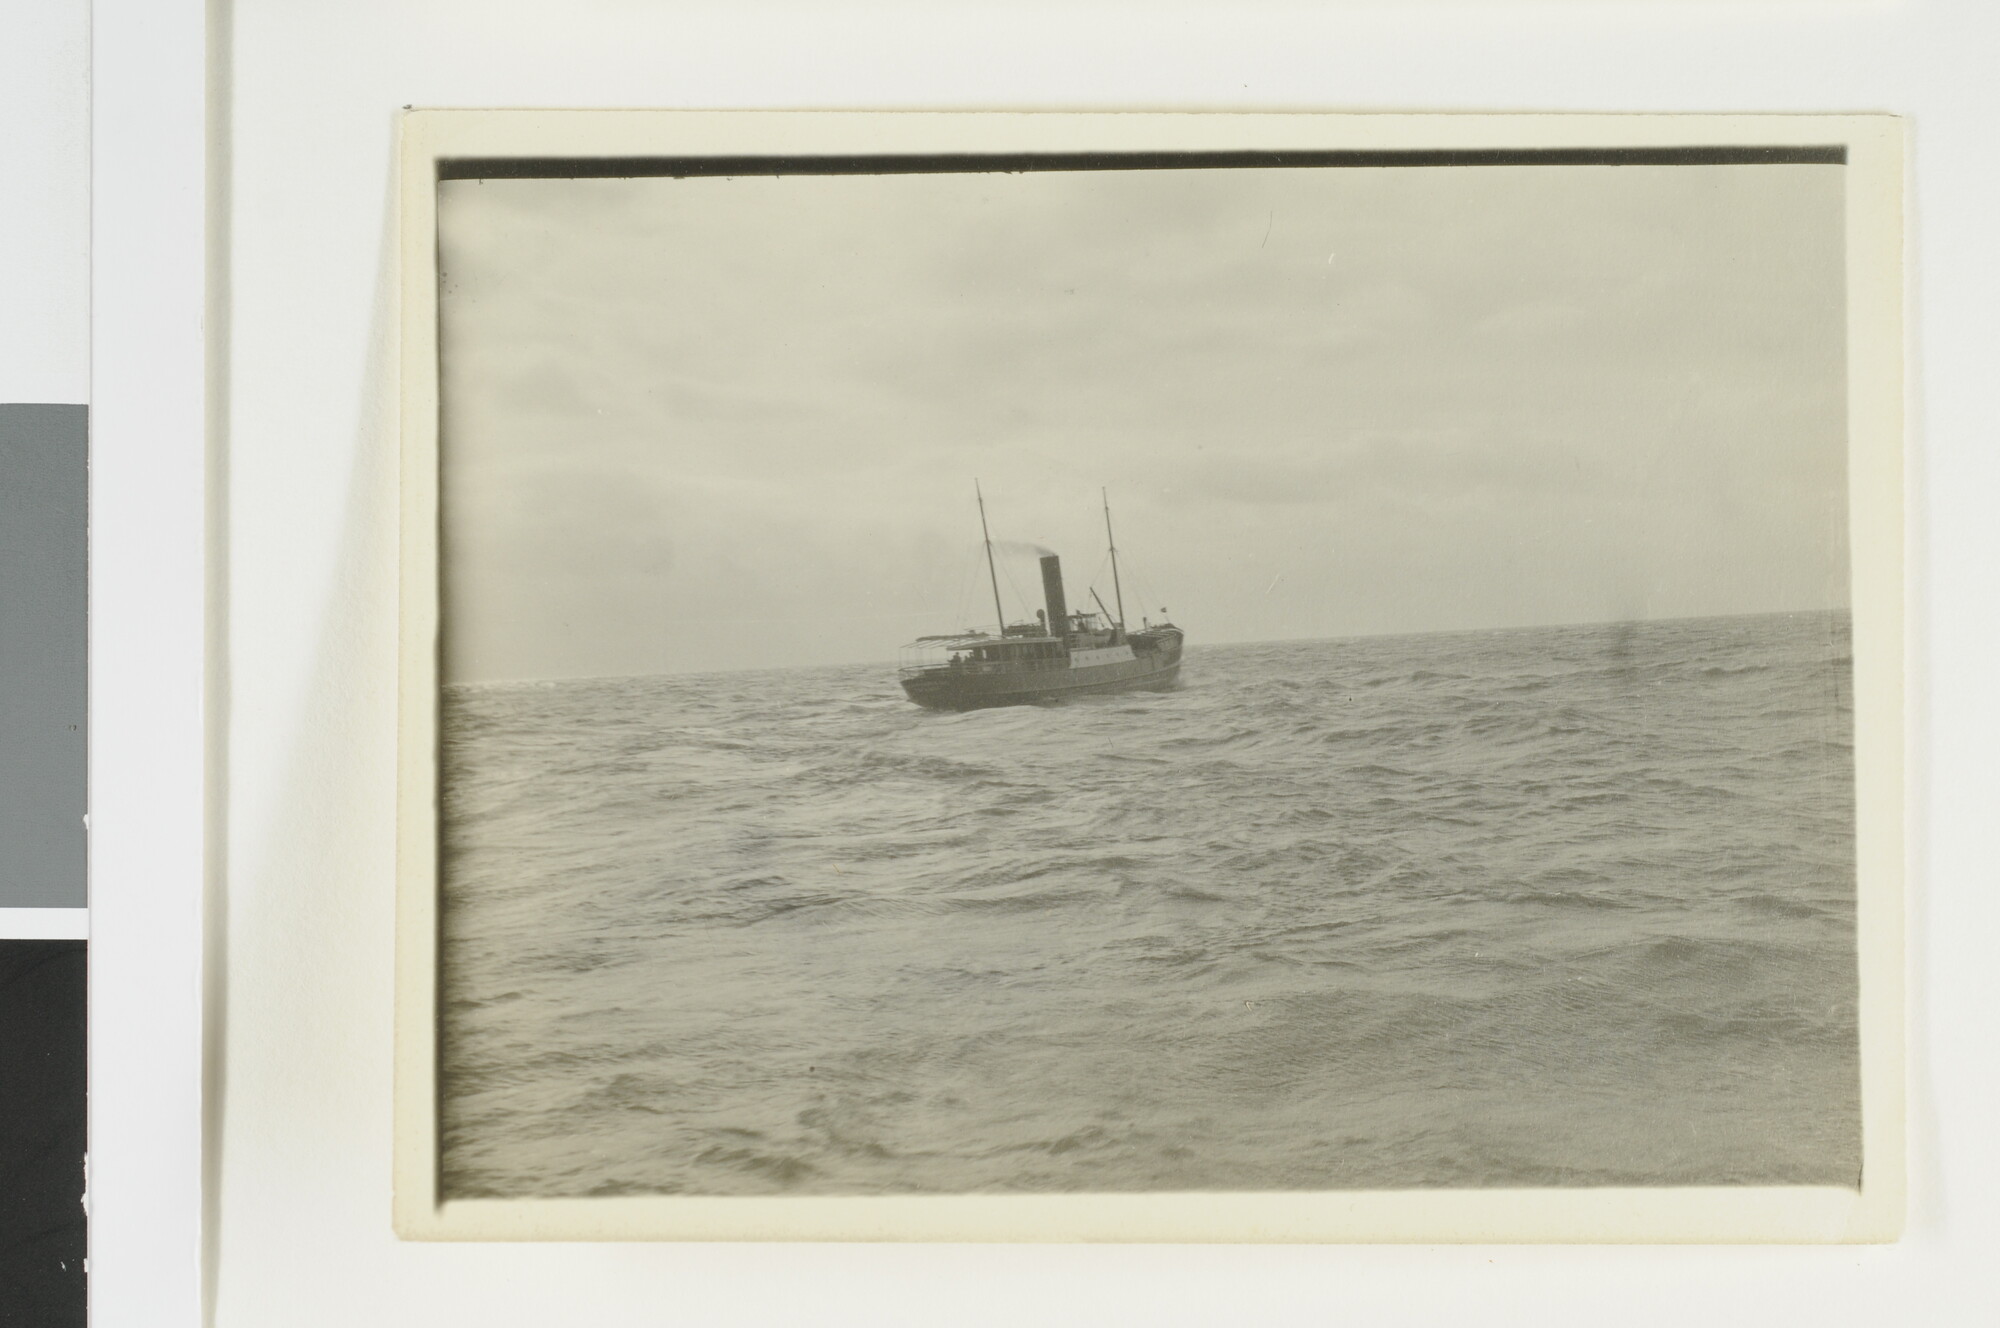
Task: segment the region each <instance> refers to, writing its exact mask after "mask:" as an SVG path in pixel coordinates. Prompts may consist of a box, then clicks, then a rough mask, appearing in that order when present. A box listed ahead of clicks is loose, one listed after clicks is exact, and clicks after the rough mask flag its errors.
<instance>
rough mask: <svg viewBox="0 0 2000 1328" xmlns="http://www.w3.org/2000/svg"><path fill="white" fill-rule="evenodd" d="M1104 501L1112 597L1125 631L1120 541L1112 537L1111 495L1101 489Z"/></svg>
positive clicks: (1120, 625)
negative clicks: (1120, 571)
mask: <svg viewBox="0 0 2000 1328" xmlns="http://www.w3.org/2000/svg"><path fill="white" fill-rule="evenodd" d="M1097 492H1098V495H1099V496H1100V497H1102V498H1103V499H1104V542H1105V543H1106V544H1107V545H1109V546H1110V548H1111V597H1112V598H1113V599H1114V600H1116V601H1117V602H1118V630H1119V631H1121V632H1122V631H1124V630H1125V591H1124V590H1123V588H1121V587H1120V586H1119V584H1118V541H1117V540H1115V539H1113V538H1112V537H1111V495H1110V494H1109V493H1108V492H1106V491H1105V490H1103V489H1099V490H1098V491H1097Z"/></svg>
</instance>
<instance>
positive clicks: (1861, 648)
mask: <svg viewBox="0 0 2000 1328" xmlns="http://www.w3.org/2000/svg"><path fill="white" fill-rule="evenodd" d="M1902 142H1903V129H1902V124H1901V122H1900V121H1898V120H1896V119H1894V118H1892V117H1887V116H1709V115H1664V114H1663V115H1576V114H1570V115H1495V116H1488V115H1468V114H1453V115H1360V114H1327V115H1290V114H1122V115H1114V114H1095V115H1071V114H999V113H994V114H988V113H953V114H928V113H865V112H837V113H793V112H768V113H767V112H716V113H702V112H648V111H629V112H628V111H532V110H508V111H448V110H438V111H431V110H424V111H412V112H408V113H406V114H405V116H404V117H403V142H402V162H401V186H402V199H401V204H402V211H401V223H402V224H401V245H402V247H401V253H402V270H401V274H400V280H401V290H402V336H403V343H402V356H401V363H402V375H403V377H402V385H401V399H402V428H403V445H402V503H403V513H402V566H401V596H402V603H401V645H400V652H401V658H400V679H399V683H400V719H399V752H398V769H399V790H398V816H399V822H398V830H397V834H398V890H397V914H398V917H397V998H396V1022H397V1027H396V1037H397V1046H396V1100H395V1112H396V1131H395V1149H396V1155H395V1180H396V1192H395V1221H396V1229H397V1231H398V1233H399V1234H400V1235H402V1236H403V1237H405V1238H407V1239H416V1240H785V1239H792V1240H950V1241H967V1240H980V1241H1177V1242H1185V1241H1396V1242H1425V1243H1436V1242H1508V1241H1519V1242H1703V1243H1715V1242H1752V1241H1758V1242H1842V1241H1846V1242H1860V1241H1884V1240H1893V1239H1895V1238H1896V1236H1897V1235H1898V1234H1899V1232H1900V1229H1901V1224H1902V1214H1903V1206H1904V1182H1905V1175H1904V1172H1905V1163H1904V1122H1903V1100H1904V1050H1903V925H1904V902H1903V855H1904V850H1903V843H1904V821H1903V807H1904V784H1903V759H1904V739H1903V732H1904V722H1905V721H1904V701H1903V658H1904V650H1903V630H1904V629H1903V524H1902V523H1903V515H1902V513H1903V504H1902V484H1903V480H1902V474H1903V464H1902V434H1903V396H1902V345H1903V334H1902V272H1901V262H1902V254H1901V234H1902V210H1903V203H1902V199H1903V146H1902ZM1771 151H1780V152H1782V151H1791V152H1795V153H1797V152H1812V153H1819V154H1822V155H1821V156H1820V157H1816V158H1811V159H1814V160H1838V161H1842V162H1844V164H1845V169H1846V171H1847V191H1846V200H1847V201H1846V220H1847V278H1848V286H1847V292H1848V306H1847V308H1848V312H1847V320H1848V321H1847V335H1848V353H1849V362H1848V369H1849V376H1848V394H1849V443H1848V490H1849V525H1850V539H1851V544H1852V549H1853V561H1852V614H1853V631H1854V680H1855V724H1856V742H1855V764H1856V775H1857V798H1856V809H1857V826H1856V832H1857V838H1856V853H1857V864H1858V879H1859V893H1858V900H1857V915H1856V927H1857V935H1858V938H1859V950H1860V993H1861V995H1860V1021H1859V1022H1860V1030H1861V1061H1862V1120H1863V1127H1862V1128H1863V1157H1864V1168H1863V1174H1862V1177H1861V1183H1860V1186H1859V1188H1858V1189H1852V1190H1850V1189H1843V1188H1821V1187H1769V1188H1761V1187H1747V1186H1746V1187H1740V1188H1738V1187H1727V1188H1721V1187H1718V1188H1672V1187H1661V1188H1649V1189H1590V1188H1575V1189H1567V1188H1566V1189H1543V1190H1525V1191H1524V1190H1497V1189H1496V1190H1408V1191H1352V1192H1348V1191H1335V1192H1323V1193H1305V1192H1300V1193H1243V1194H1235V1193H1206V1192H1204V1193H1190V1194H1162V1193H1121V1194H1060V1195H1035V1196H1021V1195H1005V1196H998V1195H963V1196H898V1197H853V1198H849V1197H810V1198H804V1197H801V1198H789V1197H787V1198H737V1197H727V1198H725V1197H683V1196H662V1197H606V1198H574V1199H446V1198H444V1197H443V1196H442V1195H441V1194H440V1188H439V1180H438V1176H439V1171H438V1144H439V1139H438V1123H437V1122H438V1045H437V1041H438V1039H437V1023H436V1016H437V1006H438V971H437V970H438V963H437V959H438V953H437V952H438V945H437V940H438V926H439V911H438V904H437V843H438V816H437V777H438V767H437V750H438V746H437V744H438V717H437V696H438V688H439V673H438V651H437V643H438V639H439V626H440V613H439V565H438V558H439V551H438V512H439V483H438V480H439V473H438V464H439V459H438V458H439V454H438V424H439V416H438V409H439V385H438V312H439V311H438V274H437V247H436V236H437V215H436V201H437V183H438V181H439V179H440V178H441V172H444V171H447V170H461V171H462V170H464V169H467V168H464V167H459V166H451V165H448V164H449V163H465V162H470V161H477V160H484V161H488V162H493V163H504V162H509V161H513V162H519V161H522V160H539V161H540V162H541V163H542V165H541V166H539V167H538V168H537V169H546V168H547V163H548V162H549V161H551V160H560V159H570V160H574V161H576V162H578V163H579V168H578V169H579V172H580V173H618V172H619V171H620V170H625V171H627V173H663V172H662V170H661V168H660V166H659V163H661V162H663V161H664V162H671V161H685V160H688V159H715V158H725V159H728V158H769V157H782V158H800V159H824V158H837V159H849V160H851V159H854V158H891V159H893V158H902V157H930V158H937V157H954V156H968V157H979V158H986V159H999V160H1000V161H1001V162H1003V163H1004V162H1005V161H1007V160H1011V159H1013V158H1017V157H1031V156H1036V155H1048V154H1076V155H1091V154H1112V155H1116V156H1122V157H1126V158H1128V159H1129V161H1130V162H1131V163H1132V164H1135V165H1136V164H1138V163H1141V162H1143V161H1145V160H1168V159H1174V158H1179V159H1180V160H1181V161H1182V164H1188V162H1189V161H1190V160H1192V161H1193V162H1195V163H1196V164H1199V163H1200V162H1201V161H1203V160H1206V161H1207V162H1208V163H1209V164H1217V165H1222V164H1226V162H1225V161H1224V160H1223V159H1224V158H1227V157H1229V156H1231V155H1232V154H1273V153H1278V154H1289V155H1292V156H1295V157H1296V156H1298V155H1300V154H1324V155H1325V157H1326V159H1327V162H1328V164H1336V159H1338V158H1341V157H1343V156H1344V157H1346V158H1347V160H1348V164H1367V163H1368V162H1370V161H1375V160H1378V159H1386V158H1387V157H1389V156H1392V155H1396V154H1429V155H1431V156H1432V157H1435V158H1438V160H1436V161H1435V162H1434V163H1433V164H1440V165H1442V164H1447V161H1446V160H1445V159H1444V157H1443V156H1442V155H1441V154H1451V156H1452V158H1453V160H1452V161H1451V162H1450V164H1464V165H1467V166H1471V165H1475V164H1477V163H1478V162H1480V161H1486V162H1498V161H1503V160H1510V159H1513V158H1514V157H1515V156H1531V155H1537V156H1539V158H1540V159H1542V160H1546V161H1548V162H1550V163H1551V164H1561V163H1563V162H1564V161H1566V160H1567V161H1575V162H1584V161H1602V160H1605V159H1607V158H1617V157H1619V156H1620V155H1621V154H1624V156H1625V159H1628V160H1670V159H1673V158H1674V156H1675V154H1682V159H1687V160H1746V161H1751V160H1758V159H1759V158H1758V157H1757V156H1756V154H1758V153H1762V152H1771ZM1699 153H1706V154H1709V155H1708V156H1707V157H1701V156H1687V155H1686V154H1699ZM1186 154H1198V155H1197V156H1196V157H1195V158H1193V159H1189V158H1188V157H1187V155H1186ZM1833 154H1837V155H1833ZM607 159H612V160H618V161H625V162H631V163H636V164H634V165H632V166H630V167H617V166H613V167H609V168H605V167H600V166H596V165H587V163H600V162H603V161H605V160H607ZM1799 159H1806V158H1799ZM999 168H1003V169H1004V165H1003V166H1001V167H999Z"/></svg>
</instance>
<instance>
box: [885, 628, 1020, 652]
mask: <svg viewBox="0 0 2000 1328" xmlns="http://www.w3.org/2000/svg"><path fill="white" fill-rule="evenodd" d="M1055 639H1056V638H1055V637H1053V636H995V635H994V634H993V633H991V632H967V633H963V634H960V635H956V636H920V637H918V638H917V639H916V640H914V641H912V642H910V644H909V645H908V646H906V647H904V648H905V649H912V648H916V647H922V648H923V649H925V650H971V649H973V648H974V647H976V646H999V647H1001V648H1003V649H1004V648H1006V647H1008V646H1024V645H1035V644H1037V643H1039V644H1043V645H1047V644H1048V643H1050V642H1052V641H1054V640H1055Z"/></svg>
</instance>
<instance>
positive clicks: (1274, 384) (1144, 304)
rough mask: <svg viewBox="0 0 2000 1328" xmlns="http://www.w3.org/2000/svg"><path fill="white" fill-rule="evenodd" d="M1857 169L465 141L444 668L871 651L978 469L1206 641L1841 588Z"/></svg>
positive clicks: (888, 635)
mask: <svg viewBox="0 0 2000 1328" xmlns="http://www.w3.org/2000/svg"><path fill="white" fill-rule="evenodd" d="M1840 180H1841V176H1840V171H1839V168H1837V167H1713V168H1710V167H1700V168H1693V167H1678V168H1623V167H1621V168H1564V169H1555V168H1520V169H1513V168H1481V169H1467V170H1374V171H1370V170H1347V171H1324V170H1292V171H1287V170H1274V171H1215V172H1109V173H1101V174H1094V173H1074V174H1056V175H1034V174H1028V175H1011V176H981V175H960V176H952V175H944V176H923V175H913V176H895V177H785V178H782V179H770V178H759V179H741V180H712V179H710V180H684V181H674V180H625V181H617V180H601V181H489V182H486V183H485V184H483V185H482V184H471V183H467V182H453V183H449V184H447V185H445V186H444V187H443V191H442V194H441V199H442V202H441V214H440V215H441V252H442V254H443V257H444V262H445V268H446V290H447V296H446V299H445V302H444V325H443V347H444V356H443V365H444V374H443V391H444V404H445V411H444V420H445V429H444V440H443V447H442V450H443V455H444V463H445V476H444V490H445V495H446V508H445V521H446V534H447V541H446V563H447V567H446V572H447V577H448V583H449V586H450V588H451V593H452V596H453V607H452V609H451V613H452V615H453V617H454V620H455V622H456V624H457V627H458V628H461V629H462V630H456V629H455V637H454V639H455V640H457V641H458V642H460V643H461V646H462V648H461V649H459V650H457V651H456V652H455V653H454V657H453V662H452V665H451V667H452V668H454V669H455V670H462V671H463V673H464V676H528V675H529V674H533V673H538V672H539V673H603V672H618V671H642V670H649V669H656V668H687V667H729V666H735V665H748V664H754V663H758V662H760V661H769V660H774V659H782V660H783V661H784V662H805V661H806V660H807V659H809V658H823V659H842V658H870V657H882V656H884V655H885V654H886V653H887V651H888V650H889V649H890V648H892V647H893V645H894V644H895V638H896V633H897V631H898V630H899V627H898V626H897V625H896V624H898V623H900V622H901V621H902V620H904V619H914V620H920V619H921V617H922V615H923V614H924V613H925V612H935V613H941V614H943V615H944V616H945V617H946V618H947V619H949V618H951V617H953V616H954V613H953V612H951V611H950V610H952V609H954V608H955V607H956V606H955V604H954V605H943V604H940V603H938V601H940V600H942V599H949V598H952V592H951V591H949V590H946V589H944V588H942V587H943V583H944V582H946V581H949V580H951V577H950V576H948V575H946V574H945V572H944V570H943V569H944V567H945V565H947V564H948V565H950V566H951V567H956V566H957V565H958V561H959V558H960V555H961V554H963V553H964V552H965V551H967V550H968V549H970V550H973V551H975V560H976V547H977V538H978V527H977V513H976V511H974V509H973V507H972V504H971V496H972V495H971V478H972V477H973V476H975V475H977V476H980V477H981V478H982V479H983V480H984V481H986V484H987V497H988V503H989V508H990V510H991V515H992V520H993V529H994V533H995V536H996V538H1001V539H1004V540H1009V541H1020V540H1024V539H1027V538H1030V537H1032V539H1033V540H1034V541H1037V542H1038V543H1039V544H1041V545H1046V546H1047V547H1049V548H1053V549H1055V550H1056V551H1058V552H1060V553H1062V554H1063V555H1064V558H1065V563H1066V566H1067V567H1068V568H1070V569H1072V571H1073V572H1074V573H1075V574H1077V575H1081V574H1082V573H1083V572H1084V571H1085V570H1086V569H1083V568H1081V567H1079V566H1077V564H1078V563H1080V562H1083V561H1087V560H1088V558H1089V556H1090V555H1093V554H1096V553H1098V552H1100V551H1101V536H1102V530H1101V514H1100V513H1099V511H1098V509H1097V504H1096V494H1097V490H1098V487H1099V486H1100V485H1108V486H1110V488H1111V489H1112V493H1113V501H1114V504H1115V505H1116V507H1117V510H1118V512H1119V514H1120V539H1121V548H1123V547H1125V546H1126V545H1128V544H1129V545H1130V551H1129V555H1128V556H1129V557H1130V558H1131V559H1132V561H1133V565H1134V568H1135V571H1140V572H1142V573H1143V570H1144V568H1145V567H1147V566H1150V568H1151V569H1153V570H1154V571H1155V572H1157V574H1158V575H1157V578H1156V579H1157V580H1158V581H1161V582H1165V583H1168V585H1167V586H1166V587H1164V588H1160V589H1159V593H1160V594H1163V595H1165V596H1166V597H1167V602H1169V603H1173V604H1174V605H1175V611H1176V615H1177V616H1182V617H1185V618H1187V620H1188V621H1189V622H1190V623H1197V624H1200V632H1201V636H1202V639H1209V640H1214V639H1221V638H1223V637H1237V638H1257V637H1270V636H1278V635H1317V634H1341V633H1344V632H1347V631H1379V630H1395V629H1397V628H1399V627H1410V628H1415V627H1433V626H1453V625H1456V626H1481V625H1499V624H1507V623H1520V622H1525V621H1537V620H1550V619H1554V618H1564V619H1569V618H1578V617H1589V616H1592V615H1597V614H1607V613H1612V614H1615V613H1621V612H1626V611H1628V610H1627V609H1626V608H1622V607H1619V606H1621V605H1629V604H1632V603H1639V604H1641V605H1643V606H1644V610H1643V611H1645V612H1649V613H1662V614H1664V613H1669V612H1674V613H1679V612H1688V613H1694V612H1729V611H1747V610H1751V609H1757V608H1784V607H1808V606H1811V605H1814V604H1818V603H1825V602H1838V601H1839V600H1840V599H1842V598H1843V597H1844V595H1845V579H1844V578H1845V572H1844V558H1845V544H1844V532H1842V531H1841V530H1840V529H1839V525H1840V520H1841V517H1840V513H1841V512H1842V510H1843V504H1844V484H1845V479H1844V436H1845V418H1844V409H1845V407H1844V398H1845V388H1844V379H1843V377H1842V374H1843V368H1842V366H1843V357H1844V351H1843V345H1842V336H1843V331H1842V329H1843V319H1844V315H1843V313H1842V309H1843V295H1842V291H1841V289H1840V272H1841V244H1842V239H1841V223H1840V217H1841V183H1840ZM1128 532H1129V534H1128ZM1279 566H1284V567H1287V568H1289V569H1290V570H1289V571H1288V573H1287V576H1286V578H1285V580H1284V582H1283V583H1282V585H1283V586H1284V587H1286V588H1287V589H1286V590H1284V591H1282V592H1278V591H1274V592H1273V594H1272V595H1271V596H1268V597H1266V596H1262V595H1258V596H1255V597H1252V596H1248V595H1245V594H1243V593H1241V591H1242V585H1244V584H1248V583H1250V582H1255V583H1256V584H1257V585H1258V587H1259V588H1261V587H1262V586H1264V585H1266V584H1268V583H1269V582H1270V579H1271V576H1272V574H1273V571H1274V569H1275V568H1277V567H1279ZM1503 572H1504V574H1502V573H1503ZM1635 586H1644V587H1649V589H1647V590H1646V591H1645V592H1644V593H1643V594H1641V593H1638V592H1636V591H1633V590H1632V589H1631V588H1632V587H1635ZM1287 596H1289V598H1287ZM592 606H595V607H592ZM986 612H987V613H988V614H990V608H989V609H988V610H987V611H986ZM725 618H736V619H745V620H756V621H767V620H768V621H778V620H783V621H785V622H788V623H793V624H795V625H796V624H810V626H811V630H810V632H809V633H807V634H806V635H804V636H800V635H798V634H797V633H796V632H794V634H793V635H789V636H782V637H779V638H776V639H773V638H772V637H770V636H766V635H756V634H752V635H750V636H744V635H741V634H737V635H731V636H728V637H725V638H715V637H713V636H704V635H702V634H699V633H684V632H671V631H665V629H663V628H661V627H659V626H658V624H659V623H661V622H671V621H684V622H688V623H692V622H695V621H696V620H703V621H711V620H713V621H719V620H722V619H725ZM890 618H894V619H895V620H896V623H891V622H889V621H888V620H889V619H890ZM556 621H560V622H561V623H562V624H563V629H562V630H561V631H560V632H551V630H550V624H551V623H552V622H556ZM947 625H959V624H953V623H948V624H947ZM663 632H664V633H665V634H664V635H663V634H662V633H663ZM911 634H914V632H912V633H911ZM814 652H817V654H815V653H814Z"/></svg>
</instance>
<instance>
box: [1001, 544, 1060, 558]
mask: <svg viewBox="0 0 2000 1328" xmlns="http://www.w3.org/2000/svg"><path fill="white" fill-rule="evenodd" d="M993 552H995V553H1024V554H1027V555H1028V556H1029V557H1031V558H1049V557H1053V556H1054V554H1055V550H1053V549H1045V548H1043V547H1042V546H1041V545H1039V544H1030V543H1028V542H1027V541H1026V540H994V541H993Z"/></svg>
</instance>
